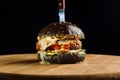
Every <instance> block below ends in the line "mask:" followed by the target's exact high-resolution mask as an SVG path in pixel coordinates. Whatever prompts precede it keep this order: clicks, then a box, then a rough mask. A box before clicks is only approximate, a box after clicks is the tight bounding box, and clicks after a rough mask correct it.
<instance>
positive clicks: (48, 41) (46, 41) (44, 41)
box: [38, 37, 58, 50]
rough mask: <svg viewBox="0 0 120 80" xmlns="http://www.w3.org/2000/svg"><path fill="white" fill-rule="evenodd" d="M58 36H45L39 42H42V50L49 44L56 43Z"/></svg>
mask: <svg viewBox="0 0 120 80" xmlns="http://www.w3.org/2000/svg"><path fill="white" fill-rule="evenodd" d="M57 40H58V39H57V38H54V39H53V38H51V37H43V38H41V39H40V40H39V41H38V43H39V44H40V50H45V49H46V48H47V47H48V46H50V45H52V44H55V43H56V41H57Z"/></svg>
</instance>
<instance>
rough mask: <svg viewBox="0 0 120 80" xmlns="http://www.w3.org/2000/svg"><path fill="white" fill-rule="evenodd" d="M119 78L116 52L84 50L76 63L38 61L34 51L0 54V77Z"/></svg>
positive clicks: (42, 79)
mask: <svg viewBox="0 0 120 80" xmlns="http://www.w3.org/2000/svg"><path fill="white" fill-rule="evenodd" d="M38 79H39V80H55V79H57V80H120V56H113V55H103V54H87V55H86V58H85V60H84V62H81V63H78V64H51V65H43V64H39V62H38V60H37V54H34V53H31V54H12V55H1V56H0V80H38Z"/></svg>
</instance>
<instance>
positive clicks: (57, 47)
mask: <svg viewBox="0 0 120 80" xmlns="http://www.w3.org/2000/svg"><path fill="white" fill-rule="evenodd" d="M53 48H54V49H55V50H60V49H61V46H60V45H58V44H54V45H53Z"/></svg>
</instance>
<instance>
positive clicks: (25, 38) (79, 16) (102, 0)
mask: <svg viewBox="0 0 120 80" xmlns="http://www.w3.org/2000/svg"><path fill="white" fill-rule="evenodd" d="M65 15H66V21H68V22H72V23H74V24H76V25H78V26H80V28H81V29H82V30H83V31H84V33H85V35H86V39H85V40H83V48H85V49H86V50H87V53H95V54H99V53H100V54H101V53H102V54H117V55H120V46H119V45H120V31H119V30H120V28H119V27H120V0H66V14H65ZM58 21H59V20H58V4H57V0H20V1H18V0H15V1H11V0H10V1H5V0H2V1H0V54H16V53H17V54H18V53H36V50H35V43H36V41H37V39H36V37H37V34H38V32H39V31H40V29H41V28H42V27H44V26H46V25H48V24H49V23H51V22H58Z"/></svg>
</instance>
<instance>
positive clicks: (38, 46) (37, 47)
mask: <svg viewBox="0 0 120 80" xmlns="http://www.w3.org/2000/svg"><path fill="white" fill-rule="evenodd" d="M36 50H37V51H39V50H40V45H39V44H38V42H37V43H36Z"/></svg>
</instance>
